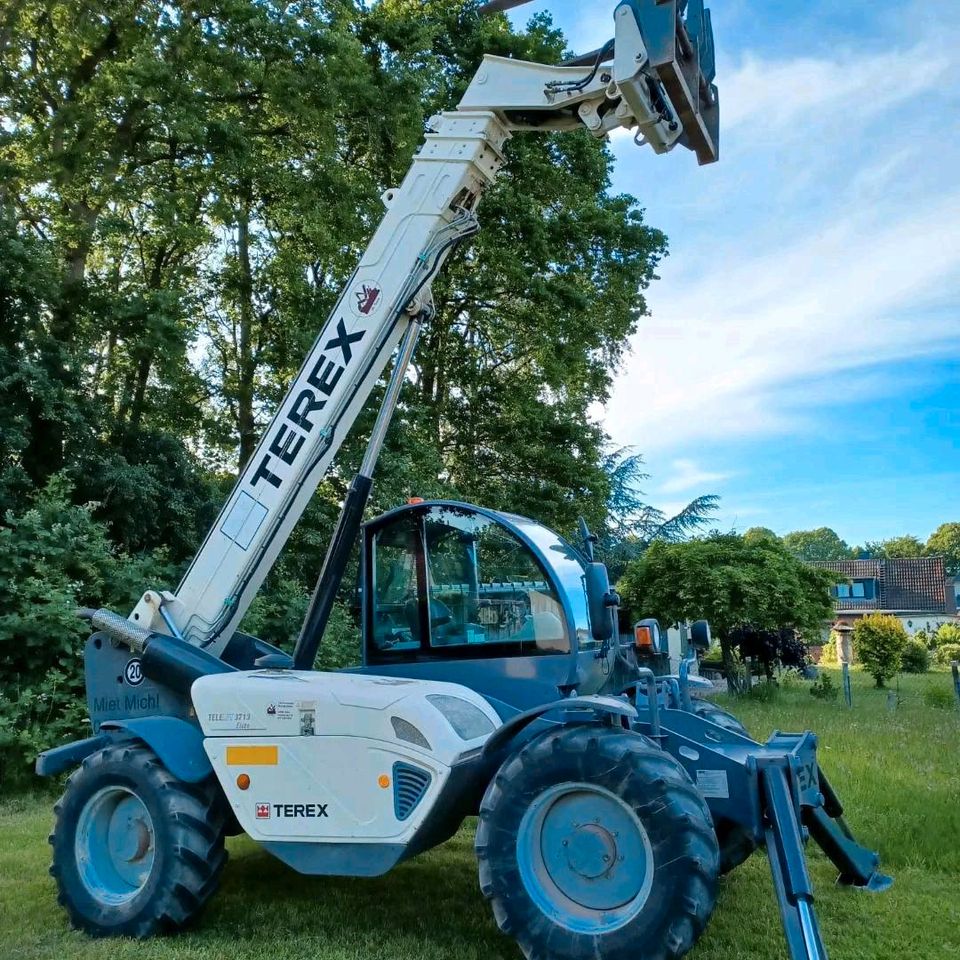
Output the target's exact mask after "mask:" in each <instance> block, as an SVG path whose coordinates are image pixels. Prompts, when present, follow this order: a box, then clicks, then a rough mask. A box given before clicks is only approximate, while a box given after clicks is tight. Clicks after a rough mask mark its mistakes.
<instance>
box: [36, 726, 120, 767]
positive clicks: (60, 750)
mask: <svg viewBox="0 0 960 960" xmlns="http://www.w3.org/2000/svg"><path fill="white" fill-rule="evenodd" d="M108 743H110V738H109V737H108V736H106V735H105V734H101V735H99V736H96V737H87V739H86V740H74V741H73V743H65V744H64V745H63V746H62V747H54V748H53V749H52V750H44V751H43V753H41V754H40V756H38V757H37V763H36V767H35V769H36V771H37V774H38V776H41V777H55V776H56V775H57V774H58V773H62V772H63V771H64V770H69V769H70V768H71V767H75V766H76V765H77V764H78V763H81V762H82V761H83V760H85V759H86V758H87V757H89V756H90V754H91V753H96V752H97V750H102V749H103V748H104V747H105V746H107V744H108Z"/></svg>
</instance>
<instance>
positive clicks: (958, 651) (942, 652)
mask: <svg viewBox="0 0 960 960" xmlns="http://www.w3.org/2000/svg"><path fill="white" fill-rule="evenodd" d="M933 658H934V660H936V661H937V663H939V664H940V665H941V666H944V667H949V666H950V661H951V660H960V643H944V644H943V645H942V646H939V647H937V650H936V653H934V655H933Z"/></svg>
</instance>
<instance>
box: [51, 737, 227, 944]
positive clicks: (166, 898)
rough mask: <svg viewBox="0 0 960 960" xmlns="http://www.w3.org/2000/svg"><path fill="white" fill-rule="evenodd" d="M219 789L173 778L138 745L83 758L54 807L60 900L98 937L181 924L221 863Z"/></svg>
mask: <svg viewBox="0 0 960 960" xmlns="http://www.w3.org/2000/svg"><path fill="white" fill-rule="evenodd" d="M218 790H219V788H218V787H217V785H216V784H215V783H214V782H213V781H212V780H210V781H207V782H205V783H200V784H192V783H184V782H182V781H180V780H177V779H176V778H175V777H174V776H173V775H172V774H171V773H170V772H169V771H168V770H167V769H166V768H165V767H164V766H163V764H162V763H161V762H160V760H159V758H158V757H157V756H156V754H155V753H154V752H153V751H152V750H150V749H149V748H148V747H146V746H144V745H143V744H141V743H139V742H134V741H130V742H125V743H119V744H116V745H113V746H109V747H105V748H104V749H103V750H99V751H97V752H96V753H94V754H92V755H91V756H89V757H87V758H86V759H85V760H84V761H83V764H82V766H81V767H80V768H79V769H78V770H76V771H75V772H74V773H73V774H72V775H71V776H70V778H69V780H68V781H67V789H66V792H65V793H64V794H63V796H62V797H61V798H60V800H59V802H58V803H57V804H56V806H55V807H54V812H55V813H56V823H55V825H54V830H53V833H52V834H51V835H50V843H51V844H52V846H53V865H52V866H51V867H50V873H51V874H52V875H53V877H54V879H55V880H56V882H57V888H58V890H59V897H58V900H59V902H60V904H61V905H62V906H63V907H64V908H65V909H66V911H67V914H68V916H69V917H70V923H71V924H72V925H73V926H74V927H76V928H77V929H80V930H84V931H85V932H87V933H89V934H91V935H92V936H95V937H106V936H129V937H148V936H151V935H153V934H156V933H161V932H165V931H169V930H175V929H178V928H180V927H182V926H184V925H185V924H186V923H188V922H189V921H190V920H191V919H192V918H193V917H194V916H195V915H196V914H197V913H198V912H199V911H200V909H201V908H202V907H203V906H204V904H205V903H206V902H207V900H209V898H210V897H211V896H212V894H213V893H214V891H215V890H216V888H217V885H218V882H219V879H220V873H221V871H222V870H223V865H224V863H226V859H227V854H226V851H225V850H224V848H223V836H224V831H223V814H222V806H221V801H220V798H219V795H218Z"/></svg>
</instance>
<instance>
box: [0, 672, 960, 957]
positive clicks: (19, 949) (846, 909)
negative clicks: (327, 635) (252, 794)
mask: <svg viewBox="0 0 960 960" xmlns="http://www.w3.org/2000/svg"><path fill="white" fill-rule="evenodd" d="M871 684H872V681H870V679H869V678H867V677H864V676H863V675H862V674H859V673H855V674H854V704H855V705H854V709H853V710H852V711H849V710H847V709H845V708H844V707H843V706H842V704H841V702H840V701H838V702H835V703H821V702H819V701H817V700H815V699H814V698H813V697H811V696H810V694H809V692H808V689H809V685H807V684H797V685H794V686H790V687H788V688H787V689H784V690H782V691H781V692H780V693H779V695H778V697H777V698H776V700H775V701H774V702H768V703H761V702H758V701H749V702H747V703H737V704H725V706H729V707H730V708H731V709H733V710H734V711H735V712H736V713H738V714H739V715H740V717H741V718H742V719H743V721H744V722H745V723H746V725H747V726H748V727H749V728H750V730H751V732H752V733H753V734H754V735H755V736H757V737H759V738H765V737H766V736H767V735H768V734H769V733H770V732H772V730H773V729H775V728H780V729H783V730H798V729H812V730H815V731H816V732H817V733H818V735H819V737H820V761H821V764H822V766H823V767H824V769H825V770H826V772H827V774H828V775H829V776H830V778H831V780H832V782H833V783H834V785H835V787H836V788H837V790H838V792H839V793H840V796H841V799H842V800H843V801H844V803H845V805H846V807H847V813H848V819H849V822H850V824H851V826H852V827H853V829H854V831H855V832H856V834H857V836H858V837H859V838H861V839H862V840H863V841H864V842H865V843H867V844H869V845H871V846H874V847H876V848H877V849H879V850H880V852H881V855H882V857H883V865H884V869H885V870H886V871H887V872H889V873H892V874H893V875H894V876H895V877H896V883H895V885H894V887H893V889H892V890H890V891H889V892H888V893H886V894H882V895H872V894H867V893H861V892H858V891H853V890H847V889H840V888H837V887H835V886H834V885H833V880H834V876H835V871H834V869H833V867H832V866H831V865H830V864H829V863H828V862H827V861H826V860H825V859H824V858H823V856H821V855H820V853H819V851H813V850H812V848H808V849H809V850H810V860H809V862H810V866H811V871H812V874H813V879H814V884H815V887H816V892H817V909H818V913H819V916H820V921H821V927H822V930H823V934H824V938H825V940H826V943H827V947H828V949H829V951H830V956H831V958H832V960H867V958H869V960H886V958H890V960H893V958H897V960H899V958H902V957H911V958H920V960H946V958H960V711H958V710H957V709H956V707H955V705H954V704H951V703H950V701H949V699H947V700H946V705H945V706H937V705H935V704H933V703H930V702H928V698H929V697H930V696H931V695H930V694H929V693H928V691H929V690H931V689H933V688H940V689H942V690H946V691H949V690H950V677H949V675H948V674H946V673H933V674H929V675H928V676H925V677H903V678H901V680H900V684H899V694H900V703H899V706H898V708H897V709H896V711H893V712H891V711H890V710H889V709H888V705H887V693H886V692H885V691H875V690H873V689H871ZM51 803H52V799H51V798H50V797H49V796H47V795H45V794H35V795H32V796H27V797H16V798H4V799H2V800H0V958H3V960H8V958H9V960H39V958H49V960H74V958H77V960H80V958H82V960H108V958H109V960H126V958H129V960H188V958H189V960H220V958H223V960H227V958H229V960H248V958H250V960H252V958H267V957H270V958H283V960H298V958H303V960H307V958H309V960H333V958H337V960H348V958H349V960H368V958H369V960H394V958H396V960H399V958H408V957H417V958H425V960H426V958H437V960H439V958H454V957H455V958H457V960H471V958H478V960H480V958H482V960H495V958H505V960H506V958H509V960H519V958H520V956H521V955H520V952H519V950H518V949H517V948H516V947H515V946H514V944H513V942H512V941H511V940H509V939H507V938H505V937H503V936H501V935H500V934H499V933H498V932H497V930H496V927H495V925H494V923H493V920H492V918H491V916H490V913H489V910H488V908H487V905H486V903H485V902H484V901H483V899H482V898H481V896H480V892H479V890H478V888H477V875H476V866H475V863H474V858H473V851H472V841H473V835H472V825H470V824H468V825H467V826H466V827H465V828H464V829H463V830H461V832H460V833H459V834H458V835H457V836H456V837H455V838H454V839H453V840H451V841H450V842H449V843H447V844H446V845H444V846H443V847H441V848H440V849H438V850H434V851H432V852H431V853H429V854H426V855H424V856H421V857H419V858H417V859H415V860H414V861H412V862H411V863H408V864H406V865H404V866H402V867H400V868H399V869H397V870H396V871H394V872H393V873H391V874H388V875H387V876H386V877H383V878H380V879H378V880H348V879H337V878H309V877H301V876H298V875H297V874H295V873H293V872H292V871H290V870H288V869H287V868H285V867H284V866H282V865H281V864H280V863H279V862H278V861H276V860H274V859H272V858H271V857H270V856H268V855H267V854H266V853H262V852H260V850H259V849H258V848H257V847H256V846H255V845H254V844H253V843H251V842H250V841H249V840H247V839H246V838H242V837H241V838H236V839H234V840H232V841H230V844H229V847H230V854H231V859H230V862H229V863H228V865H227V868H226V871H225V874H224V881H223V886H222V888H221V890H220V892H219V893H218V894H217V896H216V897H215V898H214V899H213V901H212V902H211V904H210V906H209V907H208V909H207V911H206V912H205V913H204V915H203V916H202V917H201V919H200V921H199V923H198V924H197V925H196V927H195V929H193V930H191V931H190V932H187V933H183V934H181V935H179V936H177V937H173V938H163V939H157V940H152V941H147V942H140V943H138V942H134V941H130V940H124V941H118V940H100V941H97V940H91V939H89V938H87V937H86V936H84V935H83V934H80V933H77V932H75V931H71V930H69V929H68V927H67V923H66V919H65V916H64V914H63V912H62V911H61V910H60V909H59V908H58V906H57V904H56V898H55V892H54V885H53V881H52V880H51V879H50V878H49V876H48V875H47V865H48V863H49V856H50V855H49V847H48V845H47V843H46V836H47V832H48V830H49V827H50V821H51V813H50V805H51ZM690 956H691V957H694V958H696V960H721V958H722V960H738V958H744V960H746V958H751V960H757V958H785V957H786V949H785V947H784V944H783V939H782V935H781V932H780V921H779V918H778V916H777V912H776V906H775V902H774V895H773V889H772V886H771V884H770V877H769V870H768V867H767V863H766V858H765V856H764V855H762V854H757V855H755V856H754V857H752V858H751V859H750V860H749V861H748V862H747V863H746V864H745V865H744V866H743V867H741V868H739V869H738V870H736V871H735V872H734V873H733V874H732V875H731V876H730V877H728V878H726V879H725V880H723V881H722V883H721V889H720V899H719V903H718V906H717V910H716V913H715V914H714V917H713V920H712V922H711V924H710V927H709V929H708V931H707V933H706V935H705V936H704V937H703V939H702V940H701V941H700V943H699V945H698V946H697V948H696V949H695V950H694V951H693V953H692V954H691V955H690ZM637 957H638V960H642V953H641V950H640V948H639V946H638V951H637Z"/></svg>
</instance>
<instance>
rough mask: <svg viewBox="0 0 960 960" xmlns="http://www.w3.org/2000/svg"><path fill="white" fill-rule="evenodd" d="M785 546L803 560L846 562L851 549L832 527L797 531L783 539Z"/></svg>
mask: <svg viewBox="0 0 960 960" xmlns="http://www.w3.org/2000/svg"><path fill="white" fill-rule="evenodd" d="M783 545H784V546H785V547H786V548H787V549H788V550H789V551H790V552H791V553H792V554H793V555H794V556H796V557H798V558H799V559H801V560H846V559H848V558H849V557H850V547H849V546H847V543H846V542H845V541H844V540H841V539H840V537H839V535H838V534H837V533H836V531H834V530H831V529H830V527H818V528H817V529H816V530H796V531H794V532H793V533H788V534H786V536H784V538H783Z"/></svg>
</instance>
